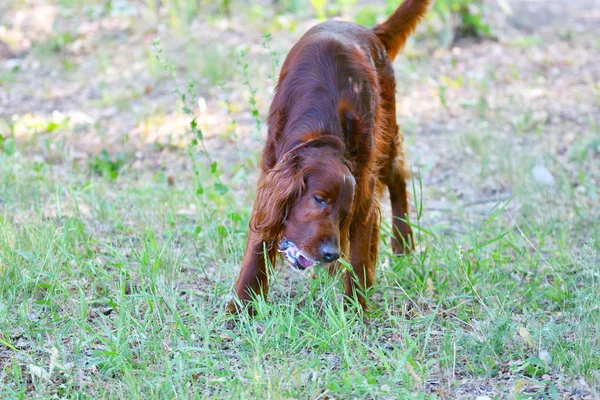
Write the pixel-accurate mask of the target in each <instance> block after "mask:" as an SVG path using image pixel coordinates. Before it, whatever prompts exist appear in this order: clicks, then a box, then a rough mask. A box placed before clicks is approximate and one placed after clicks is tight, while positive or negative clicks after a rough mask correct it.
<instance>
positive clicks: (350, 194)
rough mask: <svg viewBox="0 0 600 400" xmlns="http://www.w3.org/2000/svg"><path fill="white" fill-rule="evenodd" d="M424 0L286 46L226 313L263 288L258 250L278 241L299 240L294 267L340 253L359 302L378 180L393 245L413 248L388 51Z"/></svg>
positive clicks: (370, 259) (325, 26)
mask: <svg viewBox="0 0 600 400" xmlns="http://www.w3.org/2000/svg"><path fill="white" fill-rule="evenodd" d="M428 4H429V1H428V0H406V1H405V2H404V3H402V4H401V5H400V7H399V8H398V9H397V10H396V11H395V12H394V13H393V14H392V15H391V16H390V17H389V18H388V20H387V21H386V22H384V23H383V24H381V25H378V26H376V27H375V28H373V29H372V30H371V29H367V28H364V27H361V26H359V25H356V24H352V23H347V22H339V21H330V22H325V23H322V24H319V25H317V26H315V27H313V28H312V29H310V30H309V31H308V32H307V33H306V34H305V35H304V36H303V37H302V38H301V39H300V40H299V41H298V42H297V43H296V45H294V47H293V48H292V49H291V51H290V52H289V54H288V56H287V58H286V60H285V62H284V64H283V67H282V70H281V74H280V77H279V84H278V85H277V90H276V94H275V97H274V99H273V102H272V104H271V108H270V111H269V118H268V125H269V132H268V137H267V142H266V145H265V148H264V151H263V158H262V163H261V176H260V179H259V182H258V188H257V194H256V200H255V203H254V208H253V212H252V216H251V219H250V226H249V228H250V229H249V233H248V240H247V244H246V251H245V253H244V258H243V260H242V268H241V271H240V274H239V276H238V279H237V282H236V285H235V294H236V296H237V298H238V300H239V302H236V301H232V302H231V303H230V304H229V306H228V308H229V310H230V311H231V312H236V311H238V307H239V305H240V304H244V303H246V302H247V301H248V300H250V299H251V297H252V296H253V295H255V294H259V295H264V296H266V294H267V292H268V273H267V268H266V264H265V259H267V260H268V261H270V262H271V263H274V262H275V256H276V254H277V246H278V245H280V243H282V241H283V243H286V246H288V245H289V244H290V243H293V244H294V246H295V247H293V248H294V249H296V248H297V249H299V252H298V254H301V256H299V257H300V258H301V259H302V263H300V264H298V265H293V266H295V267H297V268H299V269H302V268H303V267H304V265H306V264H307V263H308V262H307V261H306V260H311V261H312V262H313V263H324V264H329V265H330V266H331V267H332V268H335V264H336V261H335V260H337V258H338V257H340V256H343V257H346V258H347V259H348V261H349V262H350V264H351V265H352V269H353V271H352V272H351V273H348V274H347V275H346V280H345V287H346V288H345V292H346V295H347V296H356V297H357V298H358V301H359V302H360V304H362V305H363V307H366V300H365V298H364V296H363V293H364V290H363V289H365V288H368V287H370V286H371V285H372V284H373V283H374V279H375V264H376V260H377V245H378V238H379V236H378V233H379V225H380V213H379V197H380V196H381V194H382V191H383V189H384V187H385V186H387V187H388V190H389V192H390V200H391V203H392V213H393V224H392V226H393V228H394V237H393V239H392V247H393V250H394V252H395V253H397V254H404V253H408V252H410V251H411V250H412V249H413V248H414V243H413V235H412V230H411V228H410V225H409V224H408V223H407V218H408V201H407V192H406V179H407V178H408V173H407V171H406V168H405V162H404V154H403V150H402V142H403V138H402V134H401V133H400V130H399V128H398V125H397V124H396V101H395V89H396V82H395V78H394V69H393V66H392V60H393V59H394V57H395V56H396V54H397V52H398V51H399V50H400V49H401V48H402V47H403V46H404V44H405V42H406V38H407V37H408V36H409V35H410V34H411V33H412V32H413V31H414V30H415V27H416V25H417V23H418V22H419V20H420V19H421V18H422V17H423V16H424V14H425V12H426V10H427V7H428ZM265 251H266V254H265ZM282 251H283V250H282ZM295 252H296V251H295V250H294V253H295ZM288 253H289V252H288ZM288 256H289V254H288ZM288 262H290V263H293V262H294V259H293V257H291V260H290V259H288Z"/></svg>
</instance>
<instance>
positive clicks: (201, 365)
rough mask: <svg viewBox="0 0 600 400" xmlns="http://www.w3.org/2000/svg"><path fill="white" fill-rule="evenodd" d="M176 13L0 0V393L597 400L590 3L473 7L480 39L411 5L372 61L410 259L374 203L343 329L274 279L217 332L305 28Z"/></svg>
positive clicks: (599, 167)
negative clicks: (378, 225)
mask: <svg viewBox="0 0 600 400" xmlns="http://www.w3.org/2000/svg"><path fill="white" fill-rule="evenodd" d="M440 2H441V1H438V3H440ZM188 3H189V4H191V3H190V2H186V1H181V2H171V3H169V2H166V3H165V5H163V6H162V7H159V6H158V5H157V3H154V2H137V1H100V0H97V1H92V2H83V1H78V0H70V1H67V0H63V1H60V2H48V1H34V0H28V1H17V0H9V1H8V2H3V4H2V5H0V135H1V138H0V207H1V209H2V213H1V214H0V394H1V395H2V396H1V397H3V398H4V397H8V398H27V397H52V396H59V397H76V396H82V397H83V396H87V397H91V398H103V397H111V398H113V397H115V398H121V397H126V396H130V397H134V398H138V397H144V398H147V397H152V398H175V397H178V398H179V397H183V398H188V397H217V398H221V397H225V396H231V397H243V398H269V397H275V398H317V397H319V398H399V397H444V398H476V397H478V396H483V397H480V398H486V396H487V397H490V398H491V397H498V398H529V397H536V398H542V397H549V398H567V397H568V396H572V397H573V398H598V397H599V396H600V372H599V371H600V361H599V360H600V339H599V338H598V335H597V331H598V327H599V326H600V302H599V301H598V298H599V296H600V261H599V258H598V249H599V245H598V244H599V243H600V228H599V227H598V226H599V224H598V221H599V220H600V198H599V195H600V193H599V188H600V39H599V38H600V12H599V10H598V5H597V2H596V1H595V0H577V1H569V2H567V1H558V0H554V1H533V0H529V1H526V0H510V1H505V2H493V4H492V2H490V3H484V4H485V9H486V13H487V14H485V15H487V16H488V17H489V19H490V21H489V23H490V25H491V26H492V28H493V29H492V32H493V37H492V38H483V39H481V38H469V37H466V38H464V37H461V38H459V37H457V36H455V35H454V29H453V25H452V21H451V20H447V19H446V20H444V19H441V18H440V17H439V15H436V14H435V12H432V16H431V17H430V18H429V19H428V20H427V21H426V22H425V23H424V24H422V26H421V27H420V28H419V30H418V32H417V34H416V35H415V36H414V38H413V39H411V41H410V42H409V44H408V46H407V48H406V50H405V52H404V53H403V54H402V55H401V56H399V57H398V58H397V60H396V62H395V67H396V75H397V80H398V95H397V102H398V104H397V109H398V115H397V119H398V122H399V124H400V126H401V128H402V130H403V132H404V135H405V152H406V154H407V158H408V161H409V163H410V165H411V170H412V172H413V177H412V181H411V187H412V195H413V201H412V202H411V205H412V210H411V215H410V217H411V220H412V223H413V224H414V226H415V228H414V229H415V231H417V238H416V241H417V251H416V252H415V254H414V255H412V256H409V257H400V258H399V257H394V256H392V255H391V253H390V249H389V248H388V247H389V232H390V228H389V221H388V220H389V212H388V211H387V205H386V204H387V203H386V200H385V199H384V200H383V204H384V223H383V229H382V238H381V240H382V242H381V245H380V248H381V254H380V257H379V265H378V278H377V279H378V281H377V284H376V286H375V288H374V290H373V293H372V295H371V311H370V312H369V313H368V314H367V315H360V314H356V313H355V312H354V310H349V311H347V312H344V310H343V303H342V301H341V298H340V293H341V290H340V284H339V280H336V279H333V278H330V277H328V276H327V275H326V274H324V273H322V272H321V271H319V270H317V271H315V274H316V277H315V278H312V277H311V274H308V275H303V274H294V273H293V272H291V270H290V269H288V268H287V267H284V266H278V267H277V268H276V271H275V273H274V274H273V281H274V282H273V283H274V284H273V289H272V291H271V294H270V299H269V302H268V303H264V302H259V303H258V304H257V308H258V315H257V316H256V317H254V318H247V317H242V318H241V319H239V320H232V319H231V318H230V317H228V316H227V315H225V313H224V310H223V306H224V304H225V302H226V300H227V298H228V296H229V295H230V291H231V286H232V282H233V280H234V278H235V276H236V273H237V270H238V268H239V262H240V259H241V255H242V252H243V249H244V243H245V237H246V227H247V222H248V217H249V212H250V209H251V205H252V200H253V193H254V185H255V183H256V179H257V163H258V160H259V157H260V150H261V146H262V144H263V143H264V137H265V132H266V126H265V115H266V113H267V111H268V107H269V102H270V100H271V98H272V94H273V90H274V85H275V81H276V79H275V78H276V75H277V71H278V69H279V67H280V65H281V62H282V61H283V58H284V57H285V54H286V52H287V50H289V48H290V47H291V45H293V43H294V42H295V41H296V40H297V39H298V38H299V36H300V35H301V34H302V33H303V32H304V31H305V30H306V29H307V28H308V27H310V26H312V25H314V24H315V23H317V22H318V21H317V20H316V19H315V18H314V15H315V14H314V12H313V10H312V9H311V8H310V7H308V5H307V4H305V5H304V7H301V6H296V8H295V9H294V5H295V4H300V3H301V2H297V1H288V2H286V1H282V2H275V3H277V4H275V3H273V4H274V5H272V3H271V2H269V1H250V2H241V1H239V2H238V1H233V2H232V6H231V10H230V11H229V15H228V13H227V12H225V11H224V10H222V9H221V8H219V7H217V6H215V4H216V3H218V4H220V5H222V4H224V3H226V2H200V3H199V4H201V5H200V9H199V12H191V11H189V10H187V9H185V6H186V5H189V4H188ZM330 3H332V4H338V3H339V4H346V3H349V5H343V6H342V7H341V9H340V10H338V11H339V12H338V13H335V14H337V15H338V16H337V17H338V18H342V19H349V20H352V19H358V18H359V17H358V16H359V15H361V10H367V9H369V7H372V4H373V2H369V3H368V4H367V2H360V1H359V2H358V3H355V4H352V2H346V3H344V2H330ZM381 3H384V2H383V1H382V2H381ZM302 4H304V3H302ZM284 5H286V7H287V8H286V7H284ZM177 7H181V8H177ZM196 11H198V10H196ZM384 14H385V13H384V11H383V7H382V9H381V10H379V9H376V12H375V15H376V16H377V18H383V17H384ZM363 15H364V14H363ZM265 34H270V36H266V35H265ZM190 82H191V83H192V84H193V85H192V86H190V85H189V83H190ZM183 95H185V98H183ZM184 106H186V107H187V110H186V109H184ZM199 138H201V139H202V140H198V139H199Z"/></svg>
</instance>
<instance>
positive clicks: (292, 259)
mask: <svg viewBox="0 0 600 400" xmlns="http://www.w3.org/2000/svg"><path fill="white" fill-rule="evenodd" d="M278 251H279V252H280V253H281V254H283V255H284V256H285V259H286V260H287V262H289V263H290V265H291V266H292V267H294V268H296V269H299V270H305V269H306V268H308V267H311V266H313V265H315V264H317V262H316V261H313V260H311V259H310V258H308V257H306V256H305V255H304V254H302V252H301V251H300V249H299V248H298V246H296V245H295V244H294V243H293V242H292V241H290V240H287V239H283V240H282V241H281V242H280V243H279V246H278Z"/></svg>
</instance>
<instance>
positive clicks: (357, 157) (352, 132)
mask: <svg viewBox="0 0 600 400" xmlns="http://www.w3.org/2000/svg"><path fill="white" fill-rule="evenodd" d="M338 114H339V118H340V125H341V129H342V133H343V134H344V141H345V144H346V150H347V152H348V154H349V155H350V158H351V159H352V161H354V162H355V163H358V164H364V163H362V161H365V160H366V158H368V157H369V155H370V154H371V152H372V151H373V129H372V127H370V126H366V125H367V122H365V121H369V120H370V119H368V118H364V119H361V118H360V117H359V115H358V114H357V113H356V112H355V111H354V110H353V109H352V106H351V105H350V104H348V103H346V102H344V101H340V103H339V106H338Z"/></svg>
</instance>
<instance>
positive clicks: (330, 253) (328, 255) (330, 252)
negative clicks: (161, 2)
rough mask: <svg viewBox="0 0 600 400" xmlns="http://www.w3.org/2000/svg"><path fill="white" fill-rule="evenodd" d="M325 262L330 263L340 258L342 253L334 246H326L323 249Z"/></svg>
mask: <svg viewBox="0 0 600 400" xmlns="http://www.w3.org/2000/svg"><path fill="white" fill-rule="evenodd" d="M322 255H323V261H325V262H327V263H330V262H332V261H335V260H337V259H338V258H340V251H339V250H338V249H337V248H336V247H335V246H332V245H324V246H323V248H322Z"/></svg>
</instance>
